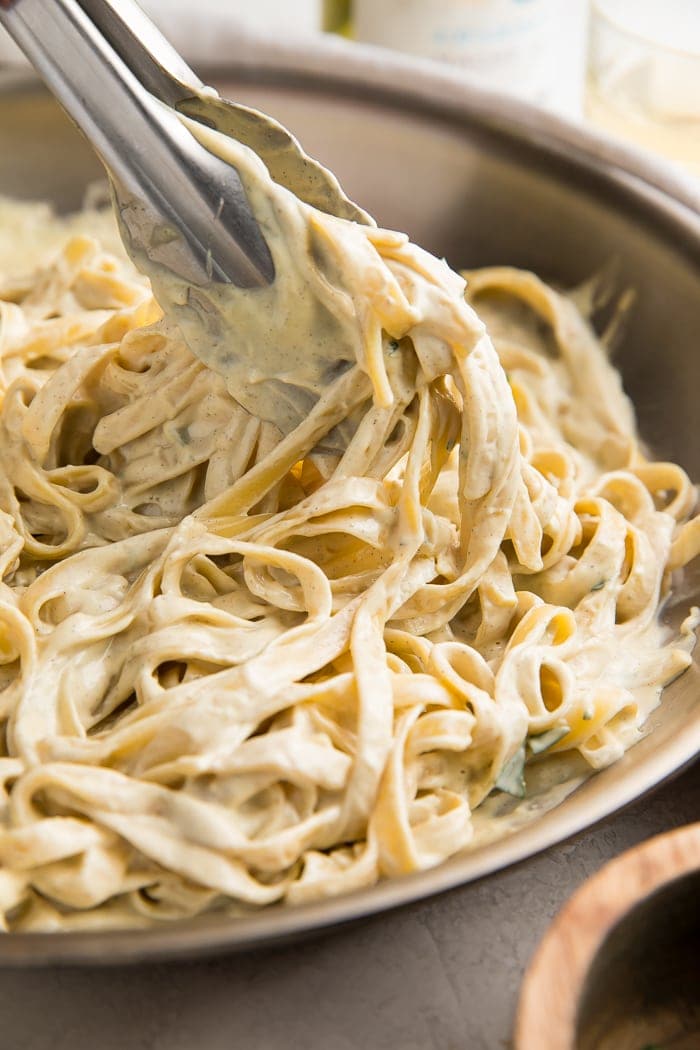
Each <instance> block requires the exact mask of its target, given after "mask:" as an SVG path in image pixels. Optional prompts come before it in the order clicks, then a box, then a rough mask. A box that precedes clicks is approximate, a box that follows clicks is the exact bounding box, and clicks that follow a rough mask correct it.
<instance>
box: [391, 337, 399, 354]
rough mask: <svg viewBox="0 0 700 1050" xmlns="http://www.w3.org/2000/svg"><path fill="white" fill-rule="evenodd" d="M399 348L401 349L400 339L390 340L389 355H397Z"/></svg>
mask: <svg viewBox="0 0 700 1050" xmlns="http://www.w3.org/2000/svg"><path fill="white" fill-rule="evenodd" d="M398 348H399V341H398V339H390V340H389V353H390V354H395V353H396V351H397V350H398Z"/></svg>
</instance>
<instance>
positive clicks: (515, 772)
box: [495, 744, 525, 798]
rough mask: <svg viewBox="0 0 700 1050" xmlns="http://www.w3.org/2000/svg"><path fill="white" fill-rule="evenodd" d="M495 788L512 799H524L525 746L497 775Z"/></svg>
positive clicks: (519, 749) (520, 748)
mask: <svg viewBox="0 0 700 1050" xmlns="http://www.w3.org/2000/svg"><path fill="white" fill-rule="evenodd" d="M495 787H497V788H498V790H499V791H505V793H506V794H507V795H513V797H514V798H525V745H524V744H523V745H522V746H521V747H519V748H518V750H517V751H516V752H515V754H514V755H512V756H511V758H509V759H508V761H507V762H506V764H505V765H504V766H503V768H502V770H501V772H500V773H499V774H498V779H497V780H496V784H495Z"/></svg>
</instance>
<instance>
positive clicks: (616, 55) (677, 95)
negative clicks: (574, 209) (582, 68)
mask: <svg viewBox="0 0 700 1050" xmlns="http://www.w3.org/2000/svg"><path fill="white" fill-rule="evenodd" d="M586 116H587V117H588V118H589V120H591V121H592V122H593V123H595V124H597V125H598V126H599V127H601V128H603V129H604V130H605V131H608V132H612V133H613V134H615V135H620V136H622V137H623V138H626V139H628V140H629V141H631V142H634V143H635V144H637V145H639V146H643V147H645V148H647V149H650V150H653V151H655V152H657V153H660V154H662V155H663V156H665V157H667V158H669V159H670V160H673V161H676V162H677V163H679V164H681V165H683V166H684V167H685V169H686V170H687V171H690V172H691V173H692V174H694V175H697V176H700V0H592V2H591V14H590V35H589V50H588V81H587V88H586Z"/></svg>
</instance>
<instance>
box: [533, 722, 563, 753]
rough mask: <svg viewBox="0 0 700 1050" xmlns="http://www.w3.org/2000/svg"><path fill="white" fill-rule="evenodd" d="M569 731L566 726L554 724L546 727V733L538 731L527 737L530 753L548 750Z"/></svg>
mask: <svg viewBox="0 0 700 1050" xmlns="http://www.w3.org/2000/svg"><path fill="white" fill-rule="evenodd" d="M568 732H569V727H568V726H555V727H554V729H548V730H547V732H546V733H538V734H537V735H536V736H529V737H528V738H527V746H528V748H529V751H530V754H531V755H541V754H542V752H543V751H547V750H549V748H550V747H554V745H555V744H558V743H559V741H560V740H562V739H563V738H564V737H565V736H566V734H567V733H568Z"/></svg>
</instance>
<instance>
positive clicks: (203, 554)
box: [0, 202, 700, 930]
mask: <svg viewBox="0 0 700 1050" xmlns="http://www.w3.org/2000/svg"><path fill="white" fill-rule="evenodd" d="M315 221H317V226H316V235H317V239H318V241H319V242H322V243H323V246H324V248H323V251H324V253H325V254H324V260H325V261H323V260H322V262H323V265H325V267H326V273H327V271H328V267H329V265H330V264H329V263H328V259H329V258H333V259H335V260H336V264H337V261H338V259H342V257H343V240H342V238H343V237H344V236H349V235H348V234H347V233H344V232H343V231H344V230H345V228H346V227H348V228H349V227H350V226H351V224H349V223H343V222H342V221H341V220H333V221H331V220H330V219H328V218H327V217H326V219H323V221H321V220H320V219H317V220H315ZM39 230H40V231H41V238H42V239H41V243H40V250H37V249H36V243H37V232H38V231H39ZM3 231H4V232H3ZM352 237H353V238H355V241H354V243H355V249H354V250H355V258H361V259H362V267H364V270H363V269H362V267H358V269H357V272H356V273H353V274H351V275H350V277H348V278H347V280H346V288H348V287H349V288H350V290H351V291H350V292H349V293H348V294H349V295H350V299H349V300H348V302H347V303H346V306H347V308H348V309H349V310H353V311H354V312H353V313H352V316H353V317H354V318H355V319H356V321H357V324H358V325H359V326H360V330H361V332H362V335H363V338H362V349H361V352H360V353H358V356H357V360H356V362H355V363H353V364H352V367H349V368H345V369H344V370H343V369H338V370H337V371H336V373H335V374H332V375H329V377H328V382H327V383H326V386H325V389H324V390H323V392H322V393H321V395H320V397H319V399H318V400H317V401H316V402H315V403H314V404H312V405H311V407H310V408H309V410H308V413H307V414H306V415H305V418H304V419H303V420H302V421H301V422H300V423H299V424H298V425H297V426H294V427H293V428H292V429H291V430H290V431H289V432H287V433H284V434H283V433H281V432H280V429H278V427H277V426H276V425H275V423H274V422H263V421H261V420H260V419H258V418H256V417H255V416H254V415H252V414H249V413H248V412H247V411H246V410H245V409H244V408H243V407H242V406H241V405H240V404H239V403H238V402H237V401H236V400H235V399H234V397H233V396H232V394H231V393H230V392H229V390H228V388H227V385H226V383H225V381H224V379H223V378H222V377H221V376H220V375H218V374H217V373H216V372H214V371H212V370H211V369H210V368H208V367H207V366H206V365H205V364H203V363H202V362H201V361H200V360H199V359H198V358H196V357H194V356H193V355H192V353H191V352H190V351H189V349H188V348H187V345H186V344H185V343H184V341H183V338H182V335H181V334H180V331H179V329H178V327H176V325H175V324H174V323H173V322H172V320H166V319H164V318H163V317H162V315H161V310H160V308H159V306H158V305H157V304H156V302H155V300H154V298H153V296H152V293H151V290H150V286H149V284H148V281H147V280H146V279H145V278H143V277H142V276H141V275H139V274H138V273H137V272H136V270H135V269H134V268H133V267H132V265H131V263H130V262H129V261H128V260H127V259H126V258H125V256H124V255H123V253H122V252H121V251H120V249H119V246H118V243H117V238H116V234H115V232H114V230H113V228H112V226H111V222H110V219H109V217H108V216H105V215H104V214H102V213H97V212H86V213H84V214H83V215H82V216H77V217H74V218H73V219H71V220H58V219H54V218H51V217H50V215H49V214H48V212H47V211H46V209H43V208H42V207H41V206H30V205H20V204H17V203H9V202H4V203H3V204H2V206H1V207H0V398H1V409H0V508H1V511H0V577H1V578H2V583H1V584H0V719H2V724H3V727H4V732H3V734H2V738H0V739H1V743H0V915H1V916H2V917H3V924H4V927H5V928H6V929H8V930H62V929H66V928H71V927H87V926H99V927H105V926H110V925H111V926H124V925H134V924H141V923H143V924H145V923H150V922H153V921H158V920H166V919H177V918H182V917H188V916H192V915H195V914H198V913H200V912H203V911H207V910H211V909H215V908H225V909H228V910H229V911H234V912H239V913H243V912H245V911H247V910H249V909H251V908H257V907H259V906H261V905H267V904H271V903H273V902H277V901H286V902H290V903H298V902H303V901H308V900H313V899H317V898H320V897H324V896H327V895H332V894H339V893H343V892H346V891H348V890H351V889H355V888H358V887H362V886H367V885H369V884H371V883H373V882H375V881H376V880H377V879H379V878H381V877H384V876H397V875H401V874H404V873H407V872H412V871H417V870H420V869H423V868H426V867H429V866H431V865H435V864H439V863H440V862H442V861H443V860H445V859H446V858H447V857H449V856H451V855H453V854H455V853H457V852H458V851H460V850H464V849H465V848H468V847H469V845H470V842H471V840H472V836H473V821H472V814H473V812H474V810H475V808H476V807H478V806H479V804H480V803H481V802H482V801H483V800H484V799H485V797H486V796H487V795H488V794H489V793H491V792H492V791H494V789H495V790H501V791H507V792H510V793H512V794H514V795H520V794H522V793H523V791H524V780H523V770H524V766H525V764H526V762H527V763H529V762H533V761H534V762H541V761H543V760H546V755H548V754H552V753H564V752H566V753H569V752H570V753H576V754H579V755H580V756H583V758H584V759H585V760H586V762H587V763H589V764H590V766H591V767H593V768H594V769H599V768H601V767H603V766H606V765H608V764H609V763H611V762H614V761H615V760H616V759H618V758H620V756H621V755H622V754H623V753H624V751H625V749H626V748H628V747H629V746H630V745H631V744H633V743H634V742H635V741H636V740H638V739H639V737H640V735H641V726H642V724H643V723H644V721H645V719H646V717H647V715H648V713H649V711H650V710H651V708H652V707H653V706H654V705H655V704H656V702H657V701H658V697H659V694H660V690H661V688H662V687H663V685H664V684H665V683H667V682H669V681H670V680H671V679H672V678H674V677H675V676H676V675H677V674H679V673H680V672H681V671H682V670H683V669H684V668H685V667H687V666H688V664H689V662H690V656H689V652H688V650H689V645H688V644H678V643H677V642H668V640H667V639H665V638H664V636H663V635H662V632H661V630H660V628H659V627H658V624H657V620H658V611H659V607H660V604H661V603H662V601H663V600H664V597H665V596H666V595H667V594H668V591H669V586H670V573H671V570H673V569H677V568H680V567H681V566H682V565H683V564H685V563H686V562H687V561H689V560H690V559H691V558H692V557H694V556H695V555H696V554H697V553H698V550H699V549H700V528H699V525H698V518H692V517H691V515H692V513H693V508H694V503H695V491H694V489H693V487H692V485H691V484H690V482H689V480H688V478H687V476H686V475H685V473H684V472H683V471H682V470H681V468H680V467H678V466H675V465H674V464H671V463H658V462H653V461H650V460H649V459H648V458H647V457H646V455H645V454H644V451H643V450H642V448H641V447H640V444H639V440H638V437H637V434H636V430H635V422H634V416H633V412H632V408H631V406H630V404H629V402H628V400H627V398H626V397H625V395H624V393H623V392H622V388H621V384H620V379H619V377H618V375H617V374H616V372H615V371H614V369H613V368H612V366H611V365H610V363H609V361H608V359H607V356H606V352H605V348H604V346H603V345H602V344H601V342H600V341H599V340H598V339H597V338H596V336H595V334H594V332H593V329H592V327H591V325H590V323H589V321H588V320H587V317H586V310H585V308H582V307H584V298H585V296H584V295H583V294H582V293H579V294H578V295H571V296H570V295H566V294H563V293H561V292H558V291H555V290H553V289H552V288H550V287H548V286H547V285H545V284H543V283H542V282H541V281H540V280H539V279H538V278H537V277H535V276H534V275H533V274H531V273H525V272H521V271H517V270H512V269H507V268H496V269H488V270H482V271H477V272H475V273H470V274H468V275H467V277H468V281H467V286H466V287H467V295H466V299H465V296H464V292H465V282H464V280H463V279H462V278H461V277H459V276H458V275H456V274H455V273H453V272H451V271H450V270H449V269H448V267H447V266H446V265H445V264H444V263H441V262H437V261H436V260H435V259H433V258H432V257H431V256H429V255H428V254H427V253H425V252H422V251H421V250H420V249H418V248H416V247H415V246H414V245H412V244H411V243H410V242H409V241H408V240H407V239H406V238H405V237H403V236H402V235H399V234H395V233H391V232H387V231H385V230H381V229H377V228H376V227H372V226H368V227H359V226H352ZM358 246H359V247H358ZM316 250H317V256H318V246H317V249H316ZM358 253H359V254H358ZM322 262H319V264H318V265H319V266H321V265H322ZM365 271H366V272H367V274H369V275H370V276H371V280H367V281H365V284H364V286H362V285H361V278H362V274H363V272H365ZM353 280H355V281H356V283H355V284H353V283H352V281H353ZM348 303H349V305H348ZM353 304H354V305H353ZM484 322H486V324H484ZM231 338H232V340H235V333H232V334H231ZM343 427H345V430H343ZM338 435H340V436H341V437H340V438H339V436H338ZM341 438H342V441H341ZM339 442H340V443H341V446H342V447H338V444H339ZM691 626H692V625H691V624H690V622H689V623H688V624H687V625H686V628H685V634H686V635H687V636H688V637H689V636H690V632H691ZM685 641H686V642H687V641H688V638H686V640H685ZM681 642H683V639H681ZM540 756H545V758H544V759H543V758H542V757H540Z"/></svg>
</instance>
